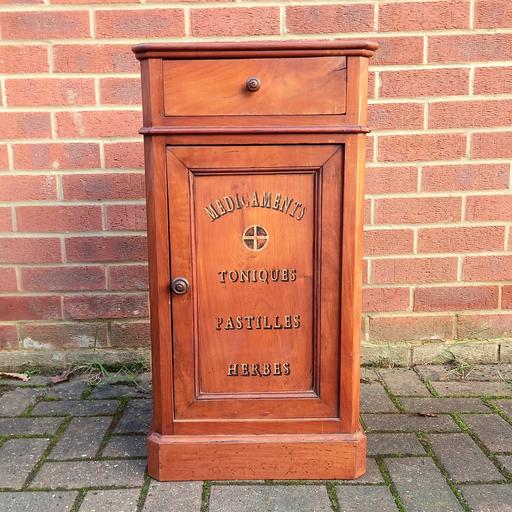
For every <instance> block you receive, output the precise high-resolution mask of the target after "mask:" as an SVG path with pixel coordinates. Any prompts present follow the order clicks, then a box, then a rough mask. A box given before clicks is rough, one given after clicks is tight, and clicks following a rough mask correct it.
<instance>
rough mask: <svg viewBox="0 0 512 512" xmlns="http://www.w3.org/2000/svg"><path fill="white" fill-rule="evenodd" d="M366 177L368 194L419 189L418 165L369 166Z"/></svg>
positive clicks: (366, 191)
mask: <svg viewBox="0 0 512 512" xmlns="http://www.w3.org/2000/svg"><path fill="white" fill-rule="evenodd" d="M365 177H366V183H365V193H366V194H367V195H368V194H391V193H394V192H395V193H396V192H416V190H417V189H418V170H417V168H416V167H369V168H367V169H366V175H365Z"/></svg>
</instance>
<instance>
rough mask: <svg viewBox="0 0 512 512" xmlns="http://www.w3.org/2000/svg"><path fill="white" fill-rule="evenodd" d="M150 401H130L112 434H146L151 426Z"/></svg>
mask: <svg viewBox="0 0 512 512" xmlns="http://www.w3.org/2000/svg"><path fill="white" fill-rule="evenodd" d="M151 408H152V404H151V400H131V401H130V402H129V404H128V406H127V407H126V409H125V410H124V414H123V416H122V417H121V419H120V420H119V423H118V424H117V426H116V428H115V430H114V433H116V434H128V433H141V434H142V433H144V434H145V433H147V431H148V430H149V426H150V424H151Z"/></svg>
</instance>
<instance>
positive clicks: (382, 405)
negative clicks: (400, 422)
mask: <svg viewBox="0 0 512 512" xmlns="http://www.w3.org/2000/svg"><path fill="white" fill-rule="evenodd" d="M361 410H362V411H363V412H398V410H397V408H396V406H395V404H394V403H393V402H392V401H391V400H390V398H389V396H388V395H387V393H386V391H385V390H384V388H383V387H382V386H381V384H379V383H378V382H375V383H374V384H361Z"/></svg>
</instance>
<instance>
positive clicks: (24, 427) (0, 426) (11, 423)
mask: <svg viewBox="0 0 512 512" xmlns="http://www.w3.org/2000/svg"><path fill="white" fill-rule="evenodd" d="M61 423H62V418H0V436H16V435H19V433H20V432H23V434H25V435H35V436H50V435H53V434H55V431H56V430H57V429H58V428H59V426H60V424H61ZM1 494H2V493H0V496H1Z"/></svg>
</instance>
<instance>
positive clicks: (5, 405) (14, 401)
mask: <svg viewBox="0 0 512 512" xmlns="http://www.w3.org/2000/svg"><path fill="white" fill-rule="evenodd" d="M44 392H45V389H44V388H15V389H12V390H10V391H6V392H5V393H4V394H3V395H2V396H0V416H18V415H20V414H21V413H22V412H23V411H24V410H25V409H27V407H29V406H30V405H33V404H34V403H35V402H36V400H37V399H38V398H39V397H40V396H42V395H43V394H44Z"/></svg>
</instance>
